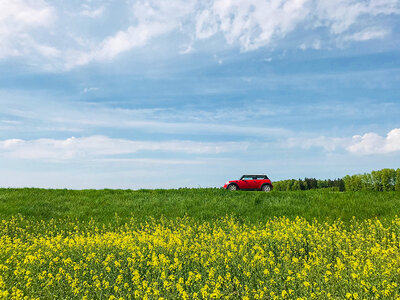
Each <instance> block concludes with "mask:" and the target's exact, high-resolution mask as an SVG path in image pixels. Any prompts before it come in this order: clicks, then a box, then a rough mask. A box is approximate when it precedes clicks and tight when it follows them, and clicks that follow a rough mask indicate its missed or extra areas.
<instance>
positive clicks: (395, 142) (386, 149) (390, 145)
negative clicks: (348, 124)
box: [346, 128, 400, 154]
mask: <svg viewBox="0 0 400 300" xmlns="http://www.w3.org/2000/svg"><path fill="white" fill-rule="evenodd" d="M346 149H347V150H348V151H349V152H351V153H357V154H381V153H390V152H395V151H400V128H395V129H393V130H391V131H390V132H389V133H388V134H387V135H386V137H383V136H380V135H378V134H376V133H374V132H370V133H366V134H364V135H362V136H361V135H355V136H353V139H352V143H351V145H350V146H348V147H347V148H346Z"/></svg>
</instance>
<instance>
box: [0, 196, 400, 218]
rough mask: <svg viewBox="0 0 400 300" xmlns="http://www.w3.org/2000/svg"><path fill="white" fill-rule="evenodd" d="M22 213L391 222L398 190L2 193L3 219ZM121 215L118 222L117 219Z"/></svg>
mask: <svg viewBox="0 0 400 300" xmlns="http://www.w3.org/2000/svg"><path fill="white" fill-rule="evenodd" d="M18 214H19V215H22V216H23V217H24V218H27V219H32V220H44V221H46V220H50V219H63V218H72V219H77V220H82V221H87V220H89V219H91V218H93V219H94V220H96V221H98V222H101V223H113V222H116V220H119V221H120V222H125V221H127V220H128V219H130V218H132V217H133V218H134V219H135V220H137V221H139V222H142V221H146V220H149V219H150V218H154V219H156V220H157V219H159V218H161V217H162V216H163V217H165V218H167V219H175V218H177V217H184V216H189V217H191V218H193V219H195V220H199V221H212V220H215V219H217V218H221V217H225V216H227V215H228V216H233V217H235V218H236V219H237V220H239V221H243V222H249V223H253V222H254V223H255V222H260V221H261V222H262V221H263V220H266V219H270V218H273V217H274V216H277V217H279V216H286V217H288V218H292V219H293V218H295V217H297V216H301V217H304V218H305V219H307V220H313V219H317V220H321V221H323V220H335V219H337V218H341V219H342V220H343V221H345V222H348V221H349V220H351V219H352V218H353V216H354V217H355V218H356V219H359V220H364V219H369V218H375V217H378V218H381V219H388V220H390V219H392V218H394V217H395V216H396V215H400V193H398V192H343V193H340V192H332V191H328V190H310V191H293V192H275V191H273V192H271V193H262V192H245V191H237V192H230V191H225V190H221V189H179V190H138V191H132V190H82V191H77V190H46V189H0V218H2V219H8V218H10V217H11V216H15V215H18ZM116 215H118V218H115V216H116Z"/></svg>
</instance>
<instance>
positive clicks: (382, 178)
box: [273, 169, 400, 192]
mask: <svg viewBox="0 0 400 300" xmlns="http://www.w3.org/2000/svg"><path fill="white" fill-rule="evenodd" d="M273 185H274V190H277V191H299V190H314V189H324V188H329V189H332V190H334V191H340V192H343V191H400V169H397V170H395V169H382V170H379V171H372V172H371V173H364V174H356V175H346V176H344V177H343V178H337V179H333V180H332V179H325V180H321V179H315V178H304V179H287V180H280V181H276V182H274V183H273Z"/></svg>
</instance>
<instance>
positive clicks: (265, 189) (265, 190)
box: [261, 184, 271, 192]
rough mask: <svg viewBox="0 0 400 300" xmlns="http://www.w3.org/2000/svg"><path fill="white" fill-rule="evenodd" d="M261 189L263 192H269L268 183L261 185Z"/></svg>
mask: <svg viewBox="0 0 400 300" xmlns="http://www.w3.org/2000/svg"><path fill="white" fill-rule="evenodd" d="M261 190H262V191H263V192H270V191H271V186H270V185H269V184H264V185H263V186H262V187H261Z"/></svg>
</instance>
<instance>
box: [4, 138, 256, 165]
mask: <svg viewBox="0 0 400 300" xmlns="http://www.w3.org/2000/svg"><path fill="white" fill-rule="evenodd" d="M247 147H248V145H247V143H245V142H215V143H213V142H194V141H164V142H155V141H132V140H126V139H113V138H109V137H105V136H90V137H82V138H75V137H72V138H68V139H65V140H57V139H37V140H30V141H27V140H21V139H8V140H4V141H0V155H3V156H6V157H10V158H16V159H41V160H50V161H58V160H68V159H77V158H84V159H91V158H101V157H109V158H110V157H112V156H116V155H126V154H134V153H137V152H140V151H147V152H150V151H161V152H173V153H187V154H198V155H201V154H218V153H226V152H235V151H236V152H237V151H239V152H240V151H245V150H246V149H247Z"/></svg>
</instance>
